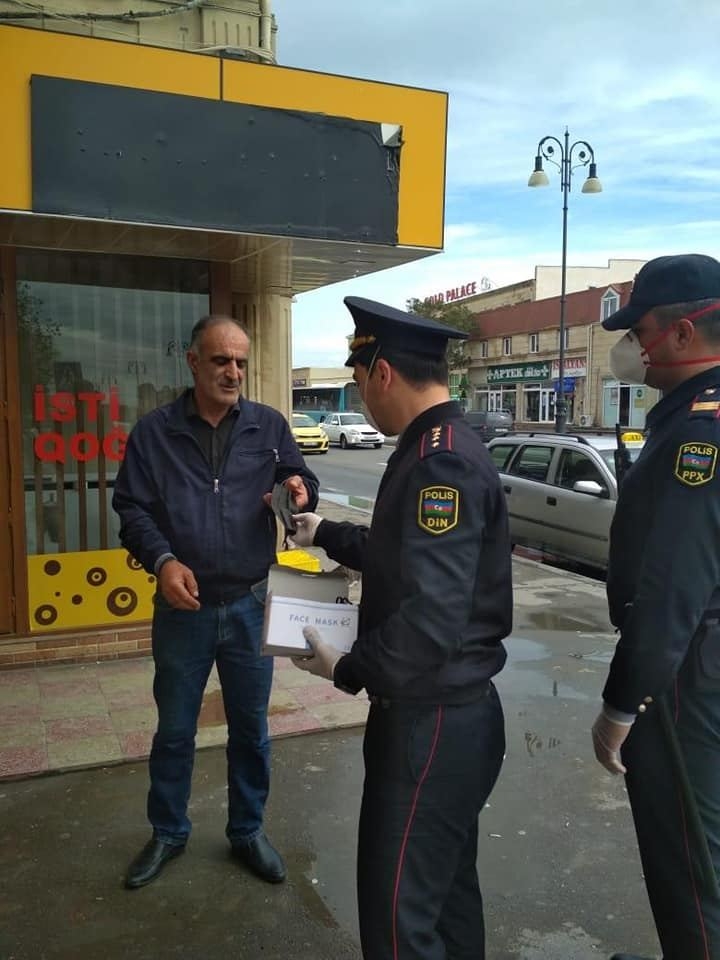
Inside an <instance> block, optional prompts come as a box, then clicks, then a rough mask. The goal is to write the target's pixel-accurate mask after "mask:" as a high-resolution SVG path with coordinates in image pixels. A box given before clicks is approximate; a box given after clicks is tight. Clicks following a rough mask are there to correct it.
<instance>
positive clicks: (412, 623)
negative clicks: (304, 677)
mask: <svg viewBox="0 0 720 960" xmlns="http://www.w3.org/2000/svg"><path fill="white" fill-rule="evenodd" d="M315 543H316V544H317V545H319V546H321V547H324V548H325V550H326V551H327V553H328V554H329V556H331V557H332V558H333V559H334V560H337V561H338V562H340V563H343V564H345V565H346V566H348V567H351V568H353V569H355V570H361V571H362V578H363V585H362V601H361V604H360V626H359V632H358V639H357V641H356V643H355V644H354V646H353V648H352V650H351V652H350V653H349V654H346V655H345V656H343V657H342V658H341V659H340V661H339V662H338V664H337V666H336V668H335V683H336V685H337V686H339V687H340V688H341V689H343V690H346V691H348V692H352V693H357V691H358V690H360V689H361V688H362V687H365V688H366V689H367V691H368V693H369V694H374V695H376V696H379V697H384V698H387V699H391V700H403V701H416V702H421V703H461V702H466V701H470V700H472V699H474V698H476V697H477V696H479V695H480V694H481V692H482V691H484V690H485V689H486V687H487V681H488V679H489V678H490V677H492V676H493V675H494V674H496V673H497V672H498V671H499V670H501V669H502V666H503V664H504V662H505V657H506V654H505V649H504V647H503V645H502V642H501V641H502V639H503V637H506V636H507V635H508V633H509V632H510V629H511V627H512V574H511V561H510V540H509V534H508V524H507V514H506V509H505V499H504V494H503V491H502V488H501V486H500V479H499V476H498V472H497V469H496V468H495V465H494V464H493V462H492V460H491V459H490V456H489V454H488V452H487V450H486V448H485V446H484V444H483V443H482V442H481V441H480V440H479V439H478V438H477V436H476V435H475V434H474V433H473V431H472V430H471V428H470V427H469V426H468V424H467V422H466V421H465V418H464V416H463V414H462V411H461V410H460V407H459V406H458V405H457V404H456V403H454V402H449V403H442V404H438V405H437V406H434V407H432V408H430V409H429V410H427V411H425V412H424V413H422V414H421V415H420V416H419V417H417V418H416V419H415V420H414V421H413V422H412V423H411V424H410V425H409V426H408V427H407V429H406V430H405V431H404V433H403V434H402V436H401V437H400V439H399V442H398V446H397V448H396V450H395V452H394V453H393V455H392V456H391V457H390V460H389V461H388V465H387V469H386V471H385V474H384V476H383V478H382V481H381V483H380V489H379V491H378V496H377V500H376V503H375V510H374V513H373V519H372V525H371V526H370V528H369V529H368V527H366V526H358V525H356V524H352V523H334V522H331V521H328V520H323V522H322V523H321V524H320V526H319V527H318V529H317V532H316V535H315Z"/></svg>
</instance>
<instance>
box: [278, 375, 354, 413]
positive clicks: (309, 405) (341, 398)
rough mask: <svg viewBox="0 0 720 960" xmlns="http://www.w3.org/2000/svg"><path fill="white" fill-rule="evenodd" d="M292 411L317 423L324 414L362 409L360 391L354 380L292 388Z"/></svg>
mask: <svg viewBox="0 0 720 960" xmlns="http://www.w3.org/2000/svg"><path fill="white" fill-rule="evenodd" d="M292 397H293V405H292V408H293V410H295V411H297V412H298V413H306V414H307V415H308V416H310V417H312V418H313V420H316V421H319V420H320V417H322V416H323V415H324V414H326V413H328V412H330V411H334V412H340V413H342V412H344V411H346V410H357V411H360V410H361V409H362V399H361V397H360V391H359V390H358V388H357V384H356V383H355V381H354V380H343V381H335V382H334V383H327V382H325V383H318V384H306V385H305V386H302V387H296V386H293V392H292Z"/></svg>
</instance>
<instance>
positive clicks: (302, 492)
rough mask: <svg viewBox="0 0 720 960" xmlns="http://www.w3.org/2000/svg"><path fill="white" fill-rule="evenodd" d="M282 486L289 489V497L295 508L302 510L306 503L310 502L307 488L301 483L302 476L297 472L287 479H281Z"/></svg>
mask: <svg viewBox="0 0 720 960" xmlns="http://www.w3.org/2000/svg"><path fill="white" fill-rule="evenodd" d="M283 486H284V487H287V489H288V490H289V491H290V499H291V500H292V502H293V503H294V504H295V508H296V509H297V510H304V509H305V508H306V507H307V505H308V503H310V498H309V497H308V492H307V488H306V486H305V484H304V483H303V478H302V477H300V476H298V475H297V474H295V476H294V477H288V478H287V480H285V481H283Z"/></svg>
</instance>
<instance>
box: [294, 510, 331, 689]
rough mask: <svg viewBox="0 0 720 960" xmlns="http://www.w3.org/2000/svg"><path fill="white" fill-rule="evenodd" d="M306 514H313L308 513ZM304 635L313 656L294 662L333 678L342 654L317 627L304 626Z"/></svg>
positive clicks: (301, 668)
mask: <svg viewBox="0 0 720 960" xmlns="http://www.w3.org/2000/svg"><path fill="white" fill-rule="evenodd" d="M306 516H313V514H306ZM303 636H304V637H305V639H306V640H307V642H308V643H309V644H310V646H311V648H312V656H311V657H293V658H292V662H293V663H294V664H295V666H296V667H298V669H300V670H307V671H308V673H313V674H315V676H316V677H325V679H326V680H332V679H333V674H334V672H335V664H336V663H337V662H338V660H339V659H340V657H341V656H342V654H341V653H340V652H339V651H338V650H336V649H335V647H331V646H330V644H329V643H323V642H322V640H321V639H320V634H319V633H318V631H317V630H316V629H315V627H303Z"/></svg>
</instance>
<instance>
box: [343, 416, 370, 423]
mask: <svg viewBox="0 0 720 960" xmlns="http://www.w3.org/2000/svg"><path fill="white" fill-rule="evenodd" d="M340 423H344V424H350V423H367V420H366V419H365V417H364V416H363V415H362V414H361V413H343V415H342V416H341V417H340Z"/></svg>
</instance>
